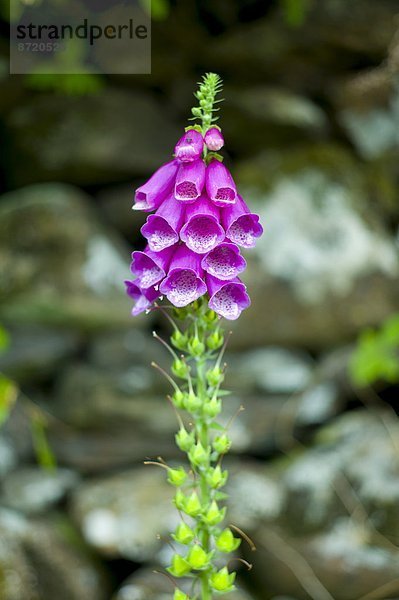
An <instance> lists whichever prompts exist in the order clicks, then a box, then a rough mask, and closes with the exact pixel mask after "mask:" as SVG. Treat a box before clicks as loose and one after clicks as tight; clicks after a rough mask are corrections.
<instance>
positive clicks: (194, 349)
mask: <svg viewBox="0 0 399 600" xmlns="http://www.w3.org/2000/svg"><path fill="white" fill-rule="evenodd" d="M187 348H188V351H189V352H190V354H192V355H193V356H201V354H203V353H204V351H205V345H204V344H203V342H200V340H199V339H198V337H197V336H195V337H192V338H190V339H189V341H188V344H187Z"/></svg>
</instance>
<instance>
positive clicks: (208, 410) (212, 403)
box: [203, 396, 222, 419]
mask: <svg viewBox="0 0 399 600" xmlns="http://www.w3.org/2000/svg"><path fill="white" fill-rule="evenodd" d="M221 410H222V402H221V400H218V399H217V398H216V396H213V397H212V399H211V400H209V402H207V403H206V404H204V408H203V411H204V415H206V416H207V417H211V418H212V419H213V418H215V417H216V416H217V415H218V414H220V412H221Z"/></svg>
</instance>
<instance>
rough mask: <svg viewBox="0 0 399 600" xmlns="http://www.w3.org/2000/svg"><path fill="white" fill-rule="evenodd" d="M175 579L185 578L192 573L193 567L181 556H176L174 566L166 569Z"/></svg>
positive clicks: (173, 559) (173, 561)
mask: <svg viewBox="0 0 399 600" xmlns="http://www.w3.org/2000/svg"><path fill="white" fill-rule="evenodd" d="M166 570H167V571H169V573H170V574H171V575H173V577H184V576H185V575H187V573H189V572H190V571H191V567H190V565H189V563H188V562H187V561H186V559H185V558H183V557H182V556H180V554H174V555H173V558H172V564H171V566H170V567H168V568H167V569H166Z"/></svg>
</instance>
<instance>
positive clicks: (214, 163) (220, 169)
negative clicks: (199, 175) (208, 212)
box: [206, 159, 237, 206]
mask: <svg viewBox="0 0 399 600" xmlns="http://www.w3.org/2000/svg"><path fill="white" fill-rule="evenodd" d="M206 191H207V194H208V196H209V198H210V199H211V200H212V202H214V203H215V204H216V205H217V206H228V205H230V204H234V203H235V201H236V196H237V188H236V184H235V183H234V180H233V178H232V176H231V175H230V171H229V170H228V169H227V168H226V167H225V166H224V164H223V163H221V162H220V161H219V160H217V159H213V160H211V162H210V163H209V165H208V168H207V170H206Z"/></svg>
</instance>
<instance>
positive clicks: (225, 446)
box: [212, 433, 231, 454]
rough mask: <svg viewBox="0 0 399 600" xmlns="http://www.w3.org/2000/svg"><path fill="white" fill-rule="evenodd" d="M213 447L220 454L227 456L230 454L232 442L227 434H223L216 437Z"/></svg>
mask: <svg viewBox="0 0 399 600" xmlns="http://www.w3.org/2000/svg"><path fill="white" fill-rule="evenodd" d="M212 445H213V447H214V449H215V450H216V452H217V453H218V454H226V452H228V451H229V449H230V446H231V440H230V438H229V437H228V436H227V435H226V434H225V433H223V434H222V435H218V436H216V437H215V439H214V440H213V444H212Z"/></svg>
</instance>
